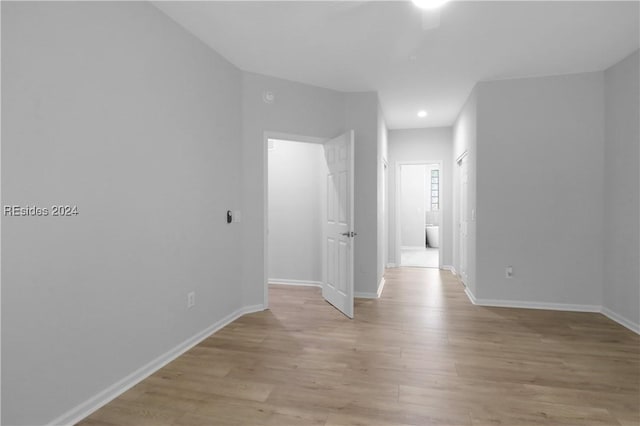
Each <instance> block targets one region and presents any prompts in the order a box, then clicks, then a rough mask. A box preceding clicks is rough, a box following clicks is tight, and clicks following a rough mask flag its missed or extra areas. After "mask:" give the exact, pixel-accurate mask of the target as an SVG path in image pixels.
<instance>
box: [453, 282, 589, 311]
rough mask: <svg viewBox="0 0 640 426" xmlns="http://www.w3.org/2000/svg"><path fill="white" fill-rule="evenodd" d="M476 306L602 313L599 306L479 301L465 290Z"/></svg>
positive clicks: (523, 301)
mask: <svg viewBox="0 0 640 426" xmlns="http://www.w3.org/2000/svg"><path fill="white" fill-rule="evenodd" d="M464 291H465V293H467V297H468V298H469V300H470V301H471V303H473V304H474V305H478V306H487V307H495V308H522V309H546V310H551V311H572V312H600V306H598V305H575V304H571V303H549V302H529V301H525V300H500V299H478V298H477V297H476V296H475V295H474V294H473V293H472V292H471V290H469V288H468V287H465V288H464Z"/></svg>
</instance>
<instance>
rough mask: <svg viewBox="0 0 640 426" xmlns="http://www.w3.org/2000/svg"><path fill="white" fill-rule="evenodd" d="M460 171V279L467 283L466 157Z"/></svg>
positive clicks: (467, 176)
mask: <svg viewBox="0 0 640 426" xmlns="http://www.w3.org/2000/svg"><path fill="white" fill-rule="evenodd" d="M459 166H460V167H459V169H460V203H459V205H460V212H459V214H460V216H459V217H460V224H459V228H460V278H461V279H462V282H463V283H465V284H466V283H467V242H468V238H467V235H468V228H469V213H468V210H469V209H468V201H467V200H468V190H469V173H468V171H467V157H466V156H465V157H463V158H462V159H461V160H460V163H459Z"/></svg>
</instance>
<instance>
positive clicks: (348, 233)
mask: <svg viewBox="0 0 640 426" xmlns="http://www.w3.org/2000/svg"><path fill="white" fill-rule="evenodd" d="M340 235H344V236H345V237H351V238H353V237H355V236H356V235H358V233H357V232H353V231H351V232H343V233H342V234H340Z"/></svg>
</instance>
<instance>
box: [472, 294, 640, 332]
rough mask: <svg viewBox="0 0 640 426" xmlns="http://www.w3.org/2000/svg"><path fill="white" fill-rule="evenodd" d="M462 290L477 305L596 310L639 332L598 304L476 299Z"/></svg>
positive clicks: (637, 326)
mask: <svg viewBox="0 0 640 426" xmlns="http://www.w3.org/2000/svg"><path fill="white" fill-rule="evenodd" d="M464 292H465V293H466V294H467V297H468V298H469V301H471V303H473V304H474V305H478V306H493V307H500V308H523V309H547V310H551V311H571V312H597V313H601V314H602V315H604V316H606V317H607V318H609V319H610V320H612V321H615V322H617V323H618V324H620V325H621V326H623V327H626V328H628V329H629V330H631V331H633V332H634V333H636V334H640V324H636V323H634V322H633V321H630V320H628V319H627V318H625V317H623V316H622V315H619V314H617V313H615V312H613V311H612V310H610V309H608V308H605V307H604V306H598V305H575V304H571V303H548V302H525V301H521V300H496V299H478V298H476V296H475V295H474V294H473V293H472V292H471V290H469V288H468V287H466V286H465V288H464Z"/></svg>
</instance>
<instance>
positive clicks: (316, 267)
mask: <svg viewBox="0 0 640 426" xmlns="http://www.w3.org/2000/svg"><path fill="white" fill-rule="evenodd" d="M268 155H269V210H268V215H269V228H268V230H269V232H268V239H269V256H268V257H269V281H274V282H277V281H278V280H286V281H305V282H314V283H319V282H322V272H323V271H322V247H323V239H322V234H323V233H322V230H323V221H324V220H325V216H326V214H325V212H326V207H325V205H326V201H325V194H326V188H325V185H326V179H327V178H326V176H327V172H328V171H327V165H326V162H325V157H324V149H323V147H322V145H320V144H316V143H301V142H291V141H282V140H278V141H274V146H273V149H272V150H269V152H268Z"/></svg>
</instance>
